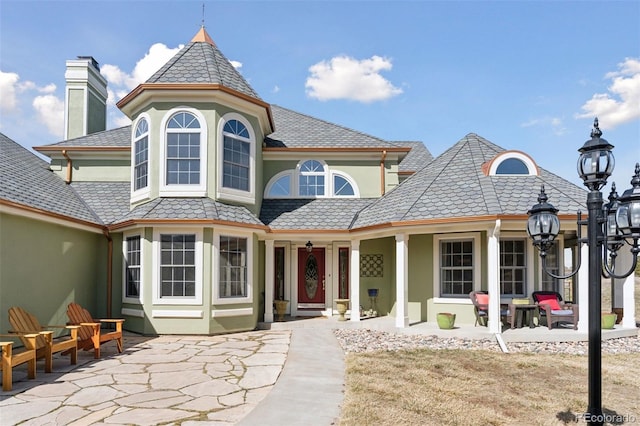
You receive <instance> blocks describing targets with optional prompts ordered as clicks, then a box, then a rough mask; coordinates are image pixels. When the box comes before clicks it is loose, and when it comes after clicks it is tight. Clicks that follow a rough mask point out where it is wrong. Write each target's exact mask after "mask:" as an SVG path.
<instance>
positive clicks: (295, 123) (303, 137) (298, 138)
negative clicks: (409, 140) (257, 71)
mask: <svg viewBox="0 0 640 426" xmlns="http://www.w3.org/2000/svg"><path fill="white" fill-rule="evenodd" d="M271 112H272V114H273V121H274V126H275V128H276V131H275V132H273V133H272V134H270V135H269V136H267V137H266V138H265V143H266V146H267V147H268V148H285V147H286V148H397V147H398V145H394V144H392V143H390V142H387V141H385V140H382V139H379V138H376V137H374V136H370V135H367V134H365V133H361V132H358V131H355V130H352V129H349V128H346V127H343V126H338V125H337V124H333V123H329V122H328V121H324V120H320V119H318V118H314V117H311V116H308V115H305V114H301V113H299V112H295V111H292V110H290V109H286V108H283V107H281V106H278V105H273V104H272V105H271Z"/></svg>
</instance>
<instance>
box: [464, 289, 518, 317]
mask: <svg viewBox="0 0 640 426" xmlns="http://www.w3.org/2000/svg"><path fill="white" fill-rule="evenodd" d="M469 298H470V299H471V302H472V303H473V312H474V313H475V315H476V322H475V324H474V326H477V325H478V324H480V325H482V326H486V325H487V321H488V320H489V293H487V292H486V291H482V290H478V291H472V292H471V293H469ZM508 316H509V311H508V310H507V309H503V308H502V306H500V319H501V320H502V319H504V318H506V317H508Z"/></svg>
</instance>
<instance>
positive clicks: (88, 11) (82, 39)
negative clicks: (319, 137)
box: [0, 0, 640, 203]
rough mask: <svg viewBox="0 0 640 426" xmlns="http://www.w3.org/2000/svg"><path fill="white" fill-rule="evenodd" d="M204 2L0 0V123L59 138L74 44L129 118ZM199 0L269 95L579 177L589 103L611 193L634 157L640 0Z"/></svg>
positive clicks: (224, 42) (434, 146)
mask: <svg viewBox="0 0 640 426" xmlns="http://www.w3.org/2000/svg"><path fill="white" fill-rule="evenodd" d="M202 4H203V1H189V0H187V1H166V2H160V1H104V0H103V1H90V0H89V1H87V0H85V1H82V2H77V1H28V0H19V1H18V0H2V2H0V90H1V93H0V108H1V109H0V114H1V115H0V131H1V132H2V133H4V134H6V135H7V136H9V137H10V138H12V139H14V140H15V141H17V142H18V143H20V144H22V145H24V146H27V147H31V146H39V145H45V144H49V143H53V142H57V141H60V140H61V139H62V117H63V116H62V108H63V101H64V84H65V83H64V72H65V61H66V60H68V59H74V58H75V57H76V56H78V55H91V56H94V57H95V58H96V60H97V61H98V62H99V63H100V65H101V69H102V72H103V74H105V76H106V77H107V80H108V81H109V88H110V94H111V96H112V98H111V99H110V101H109V102H110V105H111V107H110V109H109V114H108V127H109V128H114V127H118V126H120V125H122V124H125V123H126V120H125V119H124V117H123V116H122V114H120V113H119V111H117V109H116V108H115V107H114V106H113V105H114V104H115V102H117V100H119V99H120V97H122V96H123V95H124V94H126V93H127V92H128V91H129V90H131V89H132V88H133V87H135V85H136V84H138V83H140V82H142V81H144V79H146V78H147V77H149V76H150V75H151V73H153V71H155V69H157V68H158V67H159V66H160V65H161V64H162V63H163V62H164V61H166V60H168V58H170V57H171V56H172V55H173V53H175V51H177V50H176V49H178V48H179V47H180V46H181V45H184V44H186V43H188V42H189V41H190V40H191V38H192V37H193V36H194V35H195V33H196V32H197V31H198V29H199V28H200V25H201V23H202V18H203V13H202ZM204 4H205V10H204V23H205V27H206V29H207V31H208V33H209V34H210V35H211V37H212V38H213V39H214V41H215V42H216V44H217V45H218V47H219V48H220V50H221V51H222V52H223V53H224V54H225V55H226V56H227V58H228V59H230V60H231V61H233V62H234V63H236V64H237V65H238V69H239V70H240V72H241V73H242V74H243V75H244V77H245V78H246V79H247V80H248V81H249V83H250V84H251V85H252V86H253V88H254V89H255V90H256V91H257V92H258V93H259V94H260V96H261V97H262V98H263V99H264V100H265V101H267V102H270V103H273V104H278V105H281V106H283V107H286V108H291V109H293V110H296V111H299V112H302V113H305V114H309V115H312V116H314V117H318V118H321V119H324V120H327V121H331V122H334V123H337V124H341V125H344V126H346V127H349V128H353V129H356V130H358V131H361V132H364V133H368V134H371V135H374V136H377V137H380V138H383V139H387V140H419V141H423V142H424V143H425V145H426V146H427V147H428V148H429V150H430V151H431V152H432V153H433V154H434V155H439V154H441V153H442V152H444V151H445V150H446V149H447V148H449V147H450V146H451V145H453V144H454V143H455V142H457V141H458V140H460V139H461V138H462V137H463V136H465V135H466V134H467V133H477V134H479V135H481V136H483V137H485V138H487V139H489V140H490V141H492V142H494V143H496V144H498V145H500V146H502V147H503V148H505V149H517V150H521V151H524V152H526V153H528V154H529V155H531V156H532V157H533V159H534V160H535V161H536V162H537V163H538V165H539V166H541V167H543V168H545V169H547V170H549V171H551V172H553V173H556V174H558V175H560V176H562V177H564V178H566V179H568V180H570V181H572V182H575V183H577V184H581V181H580V179H579V177H578V176H577V173H576V160H577V157H578V152H577V150H578V149H579V148H580V147H581V146H582V145H583V143H584V142H585V141H587V140H588V139H589V132H590V130H591V126H592V123H593V118H594V117H595V116H598V118H599V120H600V127H601V129H602V130H603V132H604V134H603V138H605V139H607V140H608V141H609V142H610V143H611V144H613V145H614V146H615V147H616V148H615V149H614V155H615V157H616V169H615V171H614V176H613V178H612V179H610V182H611V181H613V180H615V181H616V184H617V188H618V192H619V193H622V190H624V189H626V188H628V187H629V186H630V185H629V181H630V179H631V176H632V174H633V166H634V164H635V163H636V162H639V161H640V2H638V1H635V0H634V1H618V2H616V1H607V2H604V1H602V2H600V1H580V2H570V1H531V2H527V1H468V2H464V1H449V2H437V1H335V2H331V1H233V2H231V1H204ZM452 184H456V183H452ZM462 184H463V183H462ZM532 198H533V199H535V195H532ZM550 202H551V203H553V199H550Z"/></svg>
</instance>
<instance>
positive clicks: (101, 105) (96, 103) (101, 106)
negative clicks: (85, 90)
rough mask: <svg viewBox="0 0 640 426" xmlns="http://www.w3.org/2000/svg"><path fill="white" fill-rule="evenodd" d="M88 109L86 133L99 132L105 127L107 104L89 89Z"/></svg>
mask: <svg viewBox="0 0 640 426" xmlns="http://www.w3.org/2000/svg"><path fill="white" fill-rule="evenodd" d="M88 103H89V110H88V114H87V134H91V133H95V132H101V131H103V130H105V129H106V128H107V105H106V103H105V102H104V101H103V100H101V99H100V98H99V97H97V96H96V95H95V94H94V93H92V92H91V91H89V96H88Z"/></svg>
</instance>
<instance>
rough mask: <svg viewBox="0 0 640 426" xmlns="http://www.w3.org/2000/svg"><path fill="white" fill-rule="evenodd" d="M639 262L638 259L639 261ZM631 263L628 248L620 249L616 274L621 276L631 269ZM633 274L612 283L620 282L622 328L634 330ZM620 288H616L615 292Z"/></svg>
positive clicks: (631, 258)
mask: <svg viewBox="0 0 640 426" xmlns="http://www.w3.org/2000/svg"><path fill="white" fill-rule="evenodd" d="M639 260H640V259H639ZM632 262H633V256H632V255H631V251H630V250H629V247H628V246H624V247H623V248H621V249H620V251H619V254H618V259H617V262H616V270H617V271H618V273H620V274H623V273H625V272H627V271H628V270H629V268H631V264H632ZM634 276H635V274H634V273H631V275H629V276H628V277H627V278H625V279H624V280H613V281H614V282H616V281H617V282H620V281H622V297H623V299H624V300H623V302H622V309H623V316H622V323H621V325H622V327H623V328H636V301H635V295H634V285H635V278H634ZM619 287H620V286H619V285H618V286H616V291H618V288H619Z"/></svg>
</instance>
